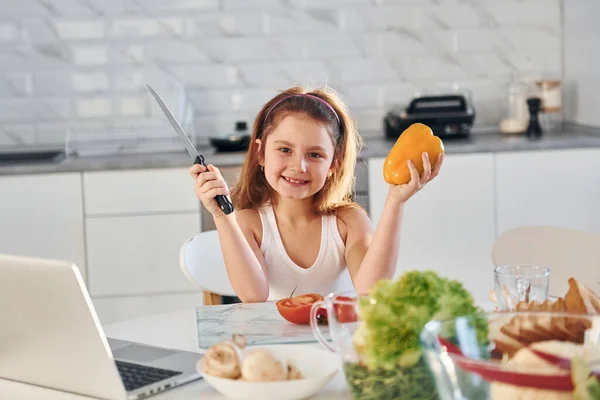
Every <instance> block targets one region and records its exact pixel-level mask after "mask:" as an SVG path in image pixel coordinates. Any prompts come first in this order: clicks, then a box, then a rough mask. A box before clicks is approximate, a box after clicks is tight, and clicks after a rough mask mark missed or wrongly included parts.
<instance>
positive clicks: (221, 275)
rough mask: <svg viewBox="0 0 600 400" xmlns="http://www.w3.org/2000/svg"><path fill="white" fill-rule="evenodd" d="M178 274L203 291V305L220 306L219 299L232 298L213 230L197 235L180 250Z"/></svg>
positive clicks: (217, 240) (217, 237) (216, 236)
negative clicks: (180, 272)
mask: <svg viewBox="0 0 600 400" xmlns="http://www.w3.org/2000/svg"><path fill="white" fill-rule="evenodd" d="M179 266H180V267H181V271H182V272H183V274H184V275H185V276H186V278H188V279H189V280H190V281H191V282H192V283H193V284H195V285H196V286H198V287H199V288H201V289H202V290H203V291H204V304H206V305H214V304H221V298H220V297H221V296H236V294H235V291H234V290H233V288H232V287H231V283H230V282H229V277H228V276H227V270H226V269H225V261H224V260H223V254H222V253H221V244H220V243H219V236H218V234H217V231H216V230H212V231H206V232H200V233H198V234H196V235H194V236H192V237H191V238H189V239H188V240H186V241H185V243H184V244H183V245H182V246H181V250H180V253H179Z"/></svg>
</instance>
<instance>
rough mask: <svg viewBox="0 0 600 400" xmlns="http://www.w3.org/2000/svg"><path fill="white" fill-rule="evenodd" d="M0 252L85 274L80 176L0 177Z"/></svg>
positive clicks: (67, 174)
mask: <svg viewBox="0 0 600 400" xmlns="http://www.w3.org/2000/svg"><path fill="white" fill-rule="evenodd" d="M0 204H1V207H0V252H2V253H8V254H15V255H23V256H31V257H42V258H56V259H63V260H68V261H71V262H73V263H75V264H76V265H77V266H78V267H79V269H80V271H81V273H82V275H83V276H84V278H85V275H86V263H85V247H84V235H83V225H84V222H83V207H82V200H81V174H79V173H64V174H47V175H14V176H2V177H0Z"/></svg>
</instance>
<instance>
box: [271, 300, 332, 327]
mask: <svg viewBox="0 0 600 400" xmlns="http://www.w3.org/2000/svg"><path fill="white" fill-rule="evenodd" d="M319 300H323V296H321V295H319V294H303V295H301V296H296V297H288V298H286V299H281V300H279V301H278V302H277V303H275V304H276V306H277V311H279V314H281V316H282V317H283V318H285V319H286V320H288V321H289V322H291V323H293V324H299V325H301V324H308V323H309V322H310V309H311V308H312V305H313V304H314V303H315V302H317V301H319ZM321 311H325V310H319V314H320V313H321Z"/></svg>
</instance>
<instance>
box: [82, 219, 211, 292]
mask: <svg viewBox="0 0 600 400" xmlns="http://www.w3.org/2000/svg"><path fill="white" fill-rule="evenodd" d="M199 230H200V215H199V214H198V213H191V214H173V215H142V216H126V217H110V218H108V217H105V218H88V219H87V220H86V233H87V250H88V266H89V271H88V273H89V286H90V293H91V295H92V297H110V296H134V295H142V294H157V293H174V292H182V291H192V290H197V289H196V288H195V287H194V286H193V284H192V283H191V282H189V281H188V280H187V279H186V278H185V276H184V275H183V273H182V272H181V270H180V268H179V251H180V248H181V246H182V244H183V243H184V242H185V241H186V240H187V239H188V238H189V237H191V236H192V235H194V234H196V233H198V232H199Z"/></svg>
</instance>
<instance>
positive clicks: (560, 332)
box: [551, 297, 578, 342]
mask: <svg viewBox="0 0 600 400" xmlns="http://www.w3.org/2000/svg"><path fill="white" fill-rule="evenodd" d="M552 311H554V312H563V313H564V312H566V311H567V310H566V308H565V301H564V299H563V298H562V297H559V298H558V299H556V301H555V302H554V304H553V305H552ZM551 325H552V330H553V331H554V332H555V337H556V338H557V339H560V340H566V341H569V342H576V341H577V340H578V336H577V335H576V334H574V333H572V332H571V331H570V330H569V329H568V328H567V318H565V317H552V324H551Z"/></svg>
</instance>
